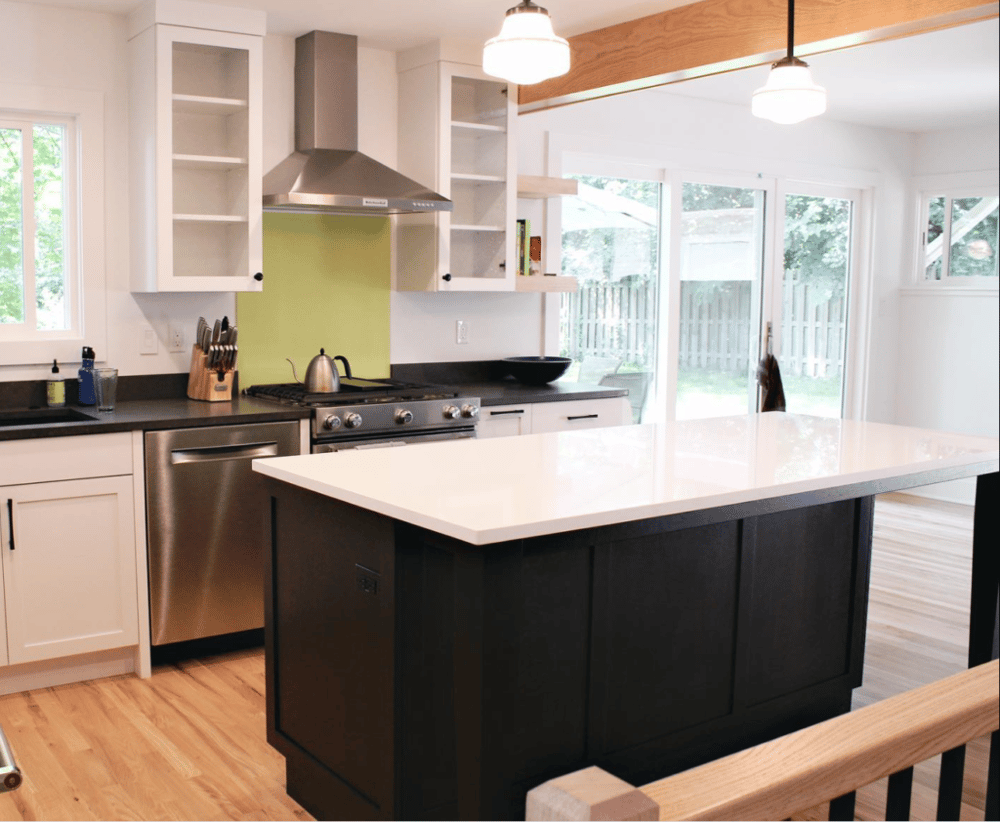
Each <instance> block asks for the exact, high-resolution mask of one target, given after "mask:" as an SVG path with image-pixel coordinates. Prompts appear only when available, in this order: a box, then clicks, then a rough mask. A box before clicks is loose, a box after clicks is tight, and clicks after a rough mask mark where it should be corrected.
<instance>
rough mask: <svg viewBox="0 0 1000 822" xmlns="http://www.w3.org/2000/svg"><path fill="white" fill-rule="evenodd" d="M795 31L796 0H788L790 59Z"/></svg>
mask: <svg viewBox="0 0 1000 822" xmlns="http://www.w3.org/2000/svg"><path fill="white" fill-rule="evenodd" d="M794 32H795V0H788V59H789V60H791V59H792V43H793V42H794Z"/></svg>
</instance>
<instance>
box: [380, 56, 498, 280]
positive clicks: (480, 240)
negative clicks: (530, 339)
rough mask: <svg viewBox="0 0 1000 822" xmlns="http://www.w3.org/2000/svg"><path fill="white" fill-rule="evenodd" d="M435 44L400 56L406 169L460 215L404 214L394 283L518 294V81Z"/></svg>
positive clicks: (402, 153)
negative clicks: (448, 55)
mask: <svg viewBox="0 0 1000 822" xmlns="http://www.w3.org/2000/svg"><path fill="white" fill-rule="evenodd" d="M445 54H446V51H445V50H444V49H442V48H441V47H440V44H438V45H436V47H435V48H434V50H431V49H428V48H423V49H418V50H414V51H413V52H407V53H405V54H403V55H400V59H399V63H398V67H399V140H398V144H399V170H400V171H401V172H402V173H403V174H405V175H407V176H408V177H412V178H413V179H415V180H417V181H418V182H420V183H423V184H424V185H427V186H429V187H430V188H432V189H434V190H435V191H437V192H439V193H440V194H443V195H444V196H445V197H448V198H449V199H451V200H452V202H453V203H454V210H453V211H451V212H446V211H445V212H437V213H434V214H411V215H401V216H400V217H398V218H396V248H395V285H396V288H397V289H400V290H406V291H513V290H514V280H515V276H516V264H515V259H514V221H515V219H516V217H515V207H516V198H517V167H516V146H515V135H514V124H515V122H516V116H517V110H516V107H515V104H516V99H517V86H514V85H511V84H509V83H507V82H504V81H501V80H497V79H496V78H493V77H489V76H488V75H486V74H484V73H483V71H482V70H481V69H480V68H478V67H477V66H476V65H472V64H471V63H467V62H455V61H451V60H445V59H441V58H442V57H443V56H444V55H445Z"/></svg>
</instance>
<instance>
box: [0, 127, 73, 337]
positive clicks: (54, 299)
mask: <svg viewBox="0 0 1000 822" xmlns="http://www.w3.org/2000/svg"><path fill="white" fill-rule="evenodd" d="M72 131H73V124H72V122H37V121H36V122H30V121H18V120H12V119H0V327H2V329H3V331H4V332H6V333H4V335H3V336H4V337H6V338H10V337H12V336H13V337H16V338H17V339H38V338H44V336H45V335H46V333H48V332H59V331H67V330H72V329H73V327H74V319H75V318H76V315H77V314H78V311H77V310H76V308H77V304H78V302H79V300H78V299H77V296H78V293H79V289H78V288H76V282H77V279H78V278H77V277H76V276H75V259H74V258H75V255H74V254H73V244H72V243H71V242H69V241H68V237H67V235H68V227H69V226H71V225H73V224H74V223H75V209H74V202H75V197H73V196H71V192H72V179H73V177H72V174H71V173H70V164H71V162H72V157H71V156H69V152H68V149H69V147H70V146H71V145H72V139H71V135H72Z"/></svg>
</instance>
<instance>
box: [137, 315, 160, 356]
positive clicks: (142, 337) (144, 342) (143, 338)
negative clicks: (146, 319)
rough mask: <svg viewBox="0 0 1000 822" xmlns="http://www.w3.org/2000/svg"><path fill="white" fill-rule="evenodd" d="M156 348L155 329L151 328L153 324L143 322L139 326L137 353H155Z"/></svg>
mask: <svg viewBox="0 0 1000 822" xmlns="http://www.w3.org/2000/svg"><path fill="white" fill-rule="evenodd" d="M156 348H157V342H156V331H154V330H153V326H151V325H147V324H146V323H143V324H142V325H140V326H139V353H140V354H155V353H156Z"/></svg>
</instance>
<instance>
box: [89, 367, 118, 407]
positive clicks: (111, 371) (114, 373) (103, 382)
mask: <svg viewBox="0 0 1000 822" xmlns="http://www.w3.org/2000/svg"><path fill="white" fill-rule="evenodd" d="M117 389H118V369H117V368H95V369H94V393H95V394H96V395H97V410H98V411H114V410H115V392H116V391H117Z"/></svg>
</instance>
